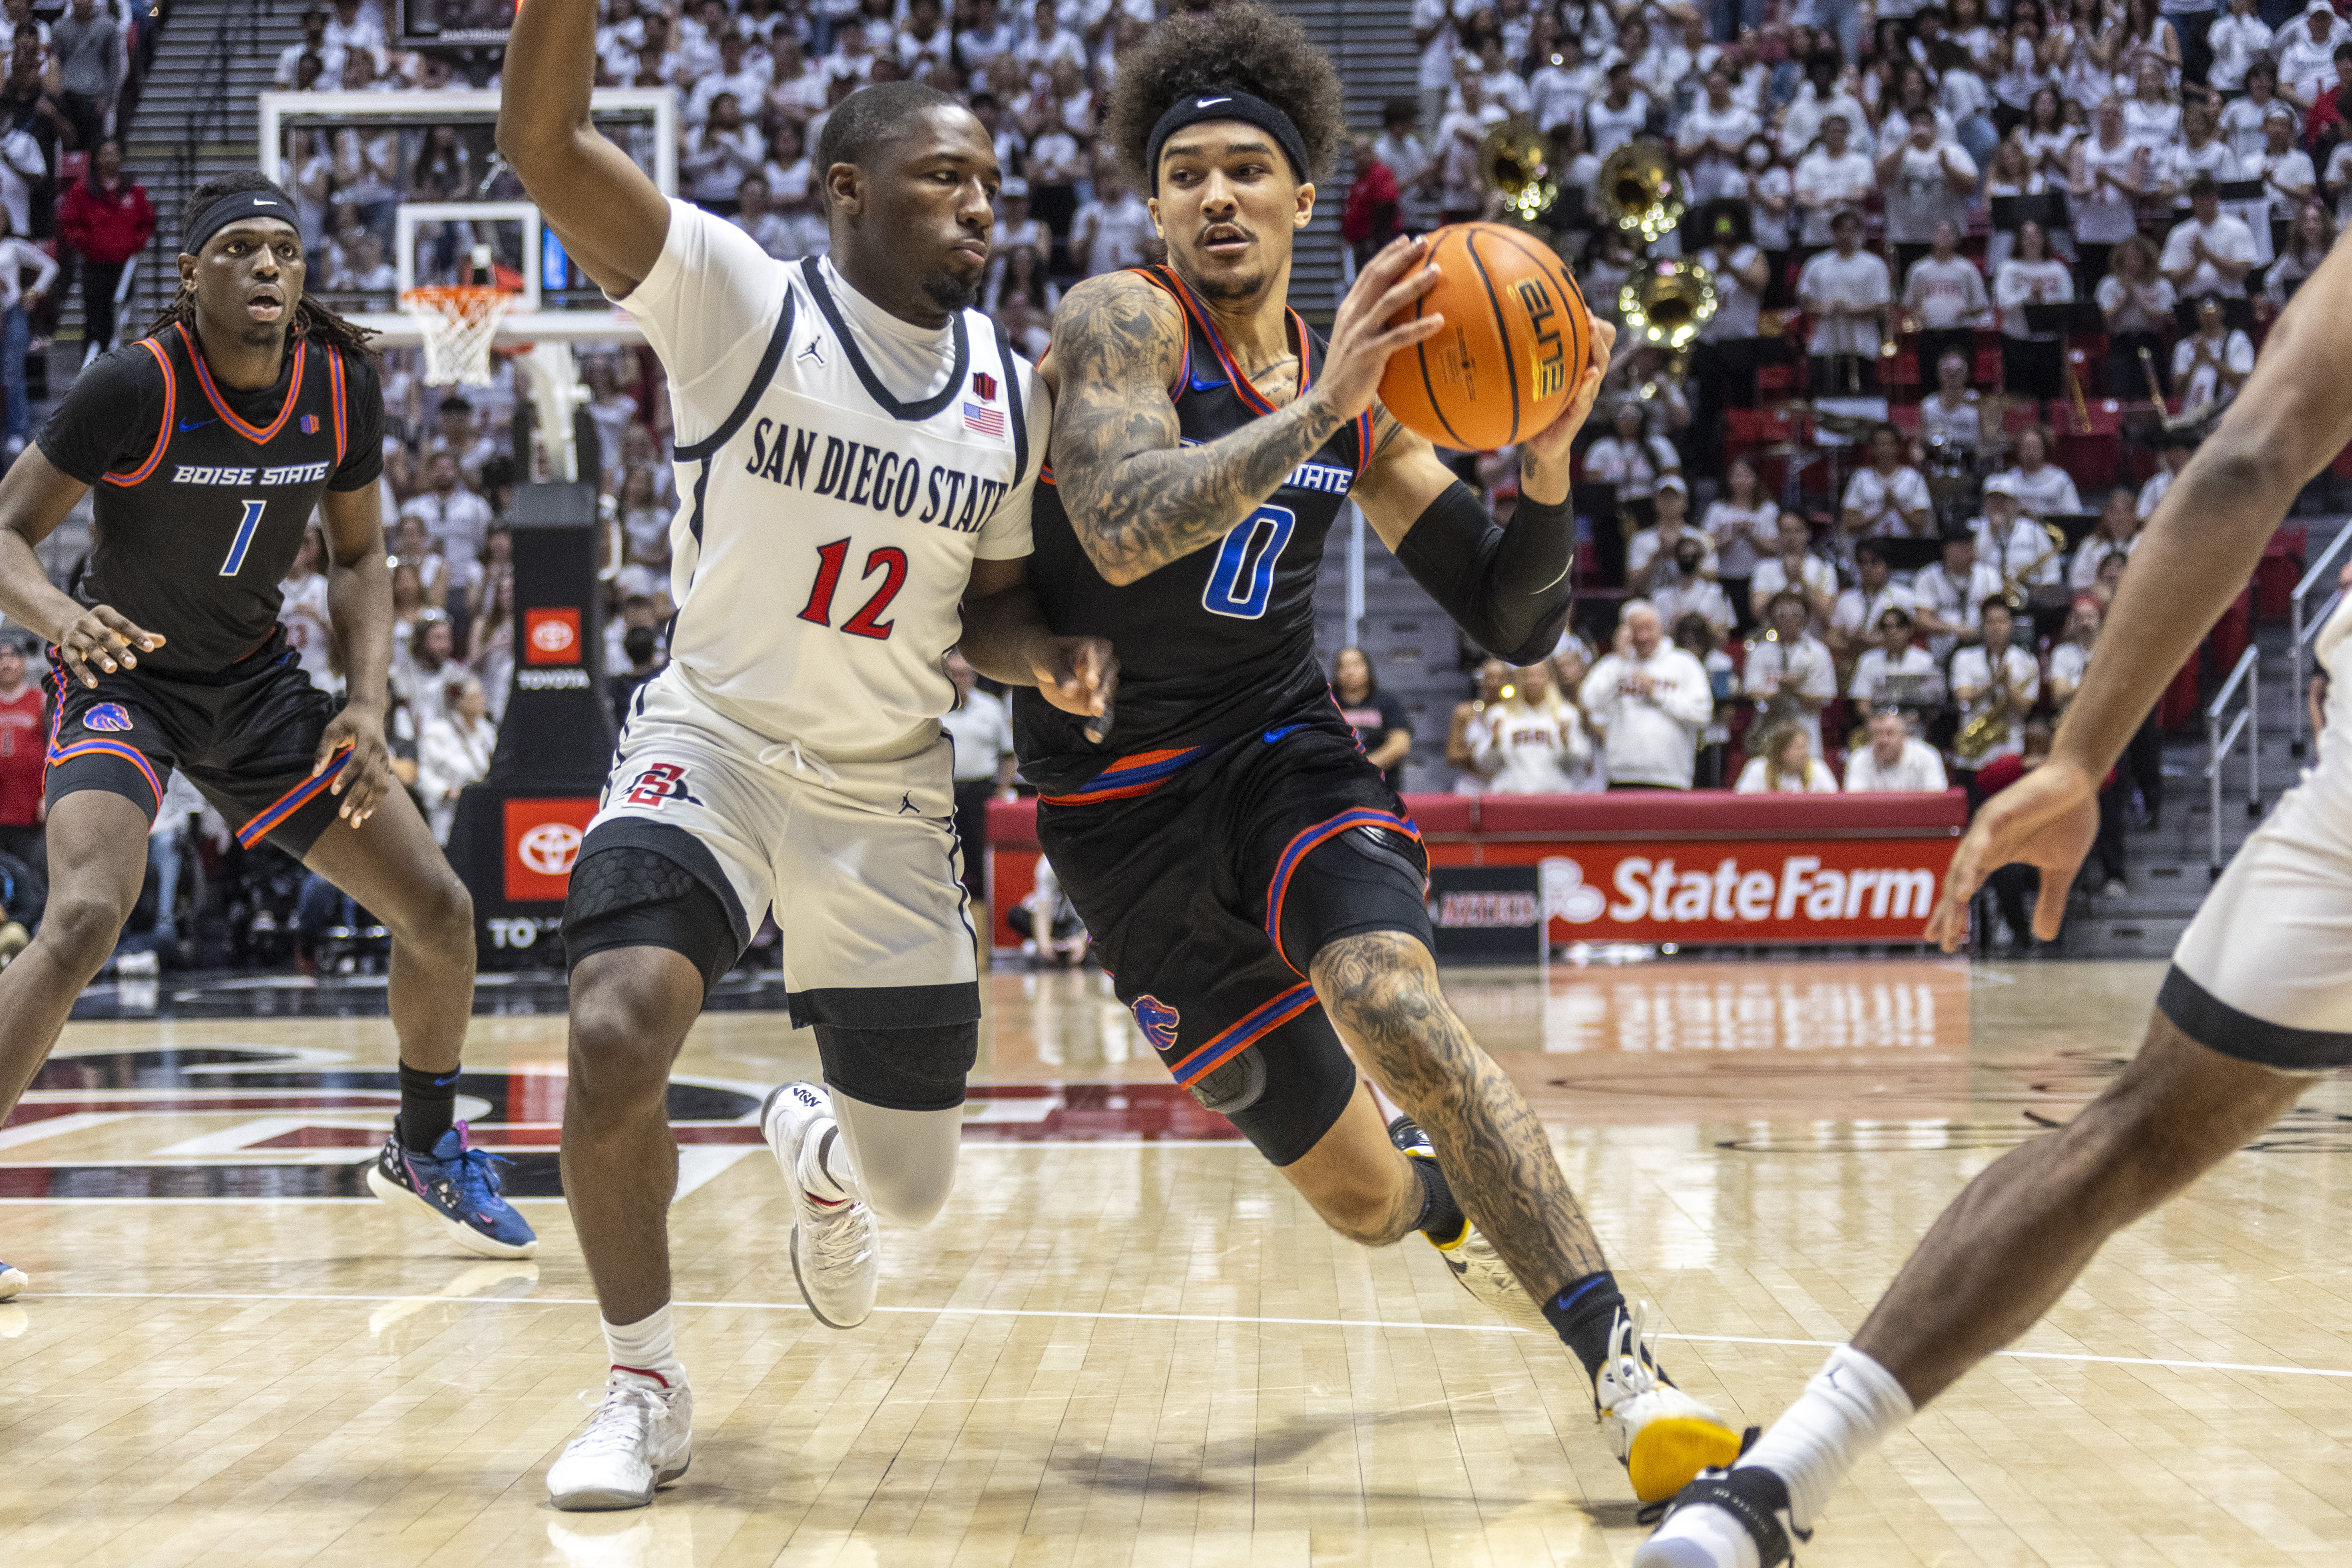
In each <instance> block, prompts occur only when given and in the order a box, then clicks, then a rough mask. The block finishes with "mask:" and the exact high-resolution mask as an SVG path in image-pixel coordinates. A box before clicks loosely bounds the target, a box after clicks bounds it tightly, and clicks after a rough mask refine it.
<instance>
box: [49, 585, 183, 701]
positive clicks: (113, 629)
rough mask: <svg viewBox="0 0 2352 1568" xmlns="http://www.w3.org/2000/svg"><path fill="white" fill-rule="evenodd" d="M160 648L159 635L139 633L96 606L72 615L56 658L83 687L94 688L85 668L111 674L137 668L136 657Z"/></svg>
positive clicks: (110, 611) (93, 678) (116, 613)
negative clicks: (61, 660)
mask: <svg viewBox="0 0 2352 1568" xmlns="http://www.w3.org/2000/svg"><path fill="white" fill-rule="evenodd" d="M159 647H163V635H162V634H161V633H159V632H150V631H142V630H141V629H140V628H139V627H138V626H134V625H132V624H131V620H130V618H129V617H128V616H124V615H122V614H121V612H120V611H118V610H116V609H115V608H114V607H113V606H112V605H94V606H92V607H91V608H89V609H87V610H84V611H83V612H82V613H81V614H80V615H79V616H75V617H74V619H73V624H72V625H70V626H67V627H66V629H65V631H64V633H63V634H62V635H61V636H59V637H58V658H62V659H63V660H65V662H66V667H67V668H69V669H71V670H72V671H73V672H74V677H75V679H78V680H79V681H80V682H81V683H82V684H83V685H84V686H92V687H94V686H96V685H97V684H98V677H97V676H96V675H94V674H92V673H91V672H90V668H89V667H90V666H91V665H93V664H95V665H97V666H98V668H100V669H102V670H104V671H105V672H106V673H107V674H109V675H112V674H113V673H114V672H115V671H116V670H117V669H136V668H139V655H140V654H142V653H147V652H150V651H152V650H153V649H155V648H159Z"/></svg>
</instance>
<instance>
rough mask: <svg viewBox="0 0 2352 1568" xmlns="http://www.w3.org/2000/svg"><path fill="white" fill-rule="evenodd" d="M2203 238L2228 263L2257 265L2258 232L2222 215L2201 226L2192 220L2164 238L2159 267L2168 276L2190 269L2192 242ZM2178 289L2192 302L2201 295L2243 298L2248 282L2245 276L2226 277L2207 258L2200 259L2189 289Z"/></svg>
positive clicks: (2186, 286)
mask: <svg viewBox="0 0 2352 1568" xmlns="http://www.w3.org/2000/svg"><path fill="white" fill-rule="evenodd" d="M2200 236H2201V237H2203V239H2204V241H2205V248H2206V250H2207V252H2208V253H2210V254H2211V255H2214V256H2218V257H2220V258H2221V259H2223V260H2224V261H2242V262H2245V263H2246V264H2247V265H2248V266H2252V265H2253V261H2254V231H2253V230H2252V229H2250V228H2248V227H2247V226H2245V225H2244V224H2243V223H2241V222H2240V221H2239V220H2238V219H2236V218H2233V217H2231V216H2230V215H2229V214H2228V213H2222V214H2221V215H2219V216H2216V217H2215V218H2214V219H2213V221H2212V222H2211V223H2199V222H2198V221H2197V220H2196V219H2195V218H2193V217H2192V218H2190V219H2189V221H2188V222H2187V223H2184V224H2179V225H2177V226H2174V228H2173V230H2172V232H2171V233H2170V234H2168V235H2167V236H2165V237H2164V255H2163V256H2162V257H2161V258H2159V259H2158V262H2157V265H2158V267H2160V268H2163V269H2164V271H2165V272H2166V273H2168V274H2170V273H2176V272H2179V270H2180V269H2181V268H2184V267H2188V266H2189V263H2190V260H2191V258H2194V257H2196V251H2195V250H2194V249H2193V248H2191V246H2190V242H2191V241H2192V240H2195V239H2197V238H2198V237H2200ZM2174 287H2175V288H2177V289H2179V291H2180V292H2181V293H2183V294H2185V295H2188V296H2189V297H2190V298H2192V299H2193V298H2195V297H2196V296H2197V295H2200V294H2230V295H2235V296H2236V297H2238V298H2240V299H2243V298H2244V297H2245V293H2246V280H2245V279H2243V278H2240V279H2238V280H2237V281H2236V282H2231V281H2230V280H2229V279H2225V278H2223V277H2222V276H2221V271H2220V269H2219V268H2216V267H2215V266H2214V265H2213V264H2212V263H2211V262H2210V261H2207V260H2203V259H2199V260H2197V262H2196V266H2195V268H2194V270H2192V271H2191V272H2190V273H2189V281H2188V283H2187V284H2186V285H2185V286H2183V285H2179V284H2176V285H2174Z"/></svg>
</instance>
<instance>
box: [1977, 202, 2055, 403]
mask: <svg viewBox="0 0 2352 1568" xmlns="http://www.w3.org/2000/svg"><path fill="white" fill-rule="evenodd" d="M1992 297H1993V300H1994V302H1995V303H1996V304H1998V305H1999V306H2000V383H2001V389H2002V390H2003V391H2005V392H2011V393H2022V394H2024V395H2027V396H2029V397H2032V398H2034V399H2036V400H2037V401H2039V400H2045V399H2048V398H2053V397H2056V396H2057V395H2059V394H2060V392H2061V391H2062V390H2063V374H2062V367H2061V365H2060V363H2059V353H2060V347H2061V345H2060V343H2059V340H2058V334H2057V333H2056V332H2053V331H2034V329H2033V328H2032V325H2031V324H2029V323H2028V321H2027V320H2026V315H2025V310H2026V307H2027V306H2029V305H2063V304H2065V303H2066V302H2067V301H2069V300H2073V299H2074V272H2073V270H2072V269H2071V268H2068V267H2067V265H2066V264H2065V263H2064V262H2063V261H2060V260H2058V259H2057V258H2054V257H2053V256H2052V255H2051V254H2050V248H2049V237H2048V236H2047V235H2045V234H2044V233H2043V232H2042V226H2041V225H2040V224H2038V223H2035V222H2034V221H2033V220H2032V219H2031V218H2028V219H2027V220H2026V221H2025V222H2023V223H2021V224H2020V225H2019V226H2018V228H2017V252H2016V254H2015V255H2013V256H2011V257H2010V258H2009V259H2008V260H2006V261H2003V262H2002V263H2001V264H2000V271H1998V272H1996V273H1995V274H1994V275H1993V280H1992Z"/></svg>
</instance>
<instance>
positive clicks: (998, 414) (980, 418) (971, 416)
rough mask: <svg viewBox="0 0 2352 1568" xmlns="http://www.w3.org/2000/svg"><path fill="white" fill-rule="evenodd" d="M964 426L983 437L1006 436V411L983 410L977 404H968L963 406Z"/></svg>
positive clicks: (995, 409) (998, 409) (999, 409)
mask: <svg viewBox="0 0 2352 1568" xmlns="http://www.w3.org/2000/svg"><path fill="white" fill-rule="evenodd" d="M963 426H964V428H965V429H967V430H976V431H978V432H979V433H980V434H981V435H982V436H1002V435H1003V434H1004V410H1003V409H1002V408H982V406H981V405H979V404H977V403H967V404H965V405H963Z"/></svg>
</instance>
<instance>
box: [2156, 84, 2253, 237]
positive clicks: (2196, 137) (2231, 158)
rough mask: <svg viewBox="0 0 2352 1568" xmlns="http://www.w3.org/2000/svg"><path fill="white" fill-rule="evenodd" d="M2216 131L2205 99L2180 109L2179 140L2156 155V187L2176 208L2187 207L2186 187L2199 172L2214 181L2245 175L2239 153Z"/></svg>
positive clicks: (2193, 180)
mask: <svg viewBox="0 0 2352 1568" xmlns="http://www.w3.org/2000/svg"><path fill="white" fill-rule="evenodd" d="M2215 131H2216V126H2215V123H2214V116H2213V106H2212V105H2211V104H2210V103H2209V102H2207V101H2206V100H2204V99H2201V98H2196V99H2191V100H2189V102H2188V103H2187V104H2186V105H2184V106H2183V107H2182V109H2181V110H2180V140H2179V141H2178V142H2172V143H2171V144H2170V145H2168V146H2167V147H2165V148H2164V149H2163V150H2162V151H2161V152H2160V153H2158V157H2157V161H2156V179H2157V188H2158V190H2159V191H2161V192H2162V193H2163V194H2164V195H2166V196H2168V197H2169V198H2170V199H2171V202H2172V205H2173V206H2174V208H2175V209H2176V210H2179V209H2185V208H2187V207H2188V205H2189V186H2190V185H2193V184H2196V183H2197V181H2198V178H2199V177H2200V175H2201V176H2203V177H2204V178H2206V179H2210V180H2212V181H2214V182H2215V183H2217V184H2226V183H2227V182H2229V181H2231V180H2236V179H2241V178H2243V177H2244V176H2243V175H2242V174H2241V173H2240V171H2239V168H2238V155H2237V154H2236V153H2232V152H2231V151H2230V144H2229V143H2228V142H2224V141H2222V140H2221V137H2220V136H2218V135H2217V134H2215Z"/></svg>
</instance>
